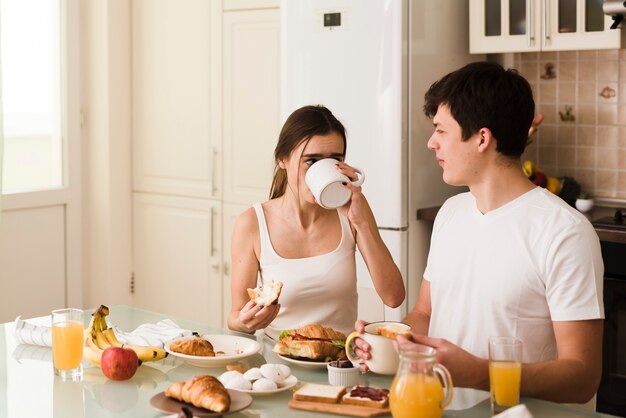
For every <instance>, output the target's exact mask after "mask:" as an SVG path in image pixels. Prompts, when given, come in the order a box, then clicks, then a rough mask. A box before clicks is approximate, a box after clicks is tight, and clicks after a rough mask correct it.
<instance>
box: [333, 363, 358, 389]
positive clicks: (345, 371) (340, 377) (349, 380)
mask: <svg viewBox="0 0 626 418" xmlns="http://www.w3.org/2000/svg"><path fill="white" fill-rule="evenodd" d="M326 367H327V368H328V383H330V384H331V385H335V386H345V387H352V386H356V384H357V383H358V382H359V375H360V372H359V368H358V367H347V368H343V367H335V366H331V365H330V364H328V365H327V366H326Z"/></svg>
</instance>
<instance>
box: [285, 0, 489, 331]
mask: <svg viewBox="0 0 626 418" xmlns="http://www.w3.org/2000/svg"><path fill="white" fill-rule="evenodd" d="M467 3H468V2H467V1H459V0H436V1H433V0H410V1H407V0H282V2H281V63H282V64H281V66H282V67H281V71H282V74H281V79H282V80H283V81H282V86H281V116H282V120H283V121H284V120H285V119H286V117H287V116H288V115H289V114H290V113H291V112H292V111H293V110H295V109H297V108H299V107H301V106H303V105H308V104H322V105H324V106H327V107H328V108H329V109H330V110H331V111H332V112H333V113H334V114H335V116H336V117H337V118H338V119H339V120H340V121H341V122H342V123H343V124H344V126H345V127H346V131H347V138H348V145H347V154H346V162H348V163H349V164H353V165H355V166H358V167H360V168H363V169H364V171H365V173H366V180H365V183H364V185H363V193H364V194H365V196H366V197H367V199H368V201H369V203H370V205H371V207H372V210H373V212H374V215H375V216H376V220H377V223H378V227H379V229H380V233H381V236H382V237H383V240H384V241H385V243H386V244H387V247H388V248H389V250H390V251H391V254H392V256H393V258H394V260H395V262H396V264H397V265H398V266H399V267H400V270H401V272H402V276H403V278H404V281H405V286H406V288H407V295H408V296H407V298H406V299H405V302H404V303H403V304H402V305H401V306H400V307H399V308H395V309H392V308H389V307H387V306H384V305H383V303H382V301H381V300H380V298H378V296H377V294H376V292H375V290H374V286H373V283H372V281H371V278H370V276H369V273H368V271H367V268H366V266H365V263H364V262H363V260H362V258H361V257H360V255H357V285H358V292H359V318H361V319H365V320H367V321H375V320H382V319H387V320H400V319H402V317H404V315H406V313H407V309H410V308H411V307H412V306H413V305H414V303H415V301H416V297H417V292H418V290H419V285H420V283H421V278H422V273H423V270H424V266H425V261H426V256H427V252H428V243H429V240H430V233H431V228H432V225H431V223H429V222H424V221H417V219H416V213H417V209H419V208H423V207H429V206H434V205H439V204H441V203H442V202H443V201H444V200H445V198H446V197H448V196H450V195H452V194H453V193H455V192H457V191H458V190H455V189H452V188H450V187H447V186H446V185H445V184H444V183H443V181H442V180H441V169H440V167H439V166H438V165H437V164H436V162H435V159H434V155H433V153H432V151H429V150H428V149H427V148H426V142H427V140H428V138H429V136H430V134H431V133H432V122H431V121H430V120H428V119H427V118H426V117H425V116H424V114H423V112H422V105H423V96H424V93H425V92H426V90H427V89H428V87H429V86H430V85H431V84H432V83H433V82H434V81H435V80H437V79H438V78H440V77H442V76H443V75H445V74H446V73H448V72H449V71H452V70H453V69H456V68H459V67H461V66H462V65H464V64H465V63H467V62H470V61H475V60H481V59H484V56H470V55H469V52H468V51H469V44H468V34H469V27H468V10H467V8H468V4H467Z"/></svg>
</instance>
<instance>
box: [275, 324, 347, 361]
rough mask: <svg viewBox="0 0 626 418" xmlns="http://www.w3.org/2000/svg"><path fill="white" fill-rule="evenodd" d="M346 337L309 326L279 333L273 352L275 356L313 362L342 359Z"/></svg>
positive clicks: (336, 332) (332, 331) (312, 325)
mask: <svg viewBox="0 0 626 418" xmlns="http://www.w3.org/2000/svg"><path fill="white" fill-rule="evenodd" d="M345 346H346V336H345V335H344V334H343V333H341V332H339V331H335V330H334V329H332V328H330V327H324V326H322V325H320V324H309V325H305V326H303V327H302V328H298V329H293V330H287V331H283V332H281V333H280V335H279V337H278V342H277V343H276V345H275V346H274V349H273V351H274V352H275V353H277V354H280V355H283V356H287V357H294V358H302V359H305V360H314V361H331V360H336V359H338V358H344V357H345V355H346V352H345Z"/></svg>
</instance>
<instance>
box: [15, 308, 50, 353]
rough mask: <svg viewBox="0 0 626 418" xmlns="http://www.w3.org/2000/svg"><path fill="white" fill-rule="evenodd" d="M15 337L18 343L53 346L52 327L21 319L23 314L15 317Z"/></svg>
mask: <svg viewBox="0 0 626 418" xmlns="http://www.w3.org/2000/svg"><path fill="white" fill-rule="evenodd" d="M13 337H14V338H15V341H17V343H18V344H31V345H42V346H47V347H52V327H47V326H44V325H33V324H29V323H28V322H26V321H24V320H23V319H21V315H20V316H18V317H17V318H15V331H13Z"/></svg>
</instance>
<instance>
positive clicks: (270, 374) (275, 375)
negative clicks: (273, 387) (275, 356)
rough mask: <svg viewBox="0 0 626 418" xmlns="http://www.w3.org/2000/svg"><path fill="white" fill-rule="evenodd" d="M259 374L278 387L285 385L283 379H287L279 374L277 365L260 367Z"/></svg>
mask: <svg viewBox="0 0 626 418" xmlns="http://www.w3.org/2000/svg"><path fill="white" fill-rule="evenodd" d="M261 374H262V375H263V377H265V378H267V379H270V380H271V381H273V382H274V383H277V384H279V385H281V384H283V383H285V379H286V378H287V376H285V375H284V374H283V373H281V371H280V368H279V367H278V365H277V364H264V365H262V366H261Z"/></svg>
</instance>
